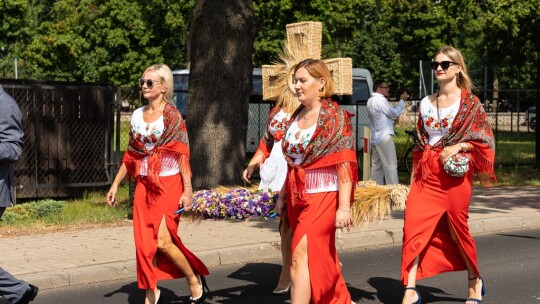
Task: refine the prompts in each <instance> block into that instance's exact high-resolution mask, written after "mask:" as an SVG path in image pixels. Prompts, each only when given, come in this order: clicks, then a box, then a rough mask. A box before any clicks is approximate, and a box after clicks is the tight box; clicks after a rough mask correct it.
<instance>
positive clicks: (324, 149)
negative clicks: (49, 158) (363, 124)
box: [282, 99, 358, 304]
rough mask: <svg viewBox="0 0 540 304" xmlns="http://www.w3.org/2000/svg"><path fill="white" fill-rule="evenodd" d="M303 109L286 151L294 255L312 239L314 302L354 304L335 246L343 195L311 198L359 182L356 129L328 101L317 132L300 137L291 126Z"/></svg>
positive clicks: (288, 136)
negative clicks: (301, 244) (341, 184)
mask: <svg viewBox="0 0 540 304" xmlns="http://www.w3.org/2000/svg"><path fill="white" fill-rule="evenodd" d="M302 108H303V106H300V107H299V108H298V110H297V111H296V112H295V113H294V114H293V115H292V117H291V120H290V124H289V129H288V130H287V132H286V138H284V140H283V146H282V147H283V150H284V152H285V158H286V160H287V164H288V171H287V181H286V187H285V193H286V198H287V213H288V219H289V223H290V226H291V230H292V233H293V237H292V244H291V251H292V252H294V250H295V248H296V246H297V245H298V243H299V242H300V241H301V240H302V238H303V237H304V236H305V237H306V238H307V255H308V268H309V277H310V284H311V303H318V304H320V303H323V304H329V303H332V304H350V303H351V296H350V294H349V291H348V290H347V285H346V283H345V280H344V279H343V276H342V272H341V267H340V265H339V259H338V254H337V250H336V246H335V233H336V228H335V221H336V211H337V208H338V206H339V200H338V192H337V190H333V191H332V190H327V191H321V192H316V193H309V189H317V188H319V189H321V188H325V187H326V186H327V185H328V184H331V183H334V184H335V185H337V184H336V182H337V178H339V179H340V180H342V181H344V182H352V183H353V185H354V184H355V183H356V181H357V179H358V178H357V176H358V171H357V169H358V167H357V162H356V153H355V152H354V138H353V134H352V126H351V123H350V120H349V116H348V115H347V114H346V113H345V112H344V111H342V110H341V109H339V107H338V105H337V104H336V103H334V102H333V101H331V100H329V99H328V100H323V101H322V105H321V110H320V114H319V118H318V120H317V124H316V125H315V126H316V127H315V128H314V131H313V133H312V134H306V133H305V132H307V133H309V132H310V130H309V129H307V130H306V131H305V132H304V133H303V134H301V135H298V136H297V135H296V133H297V130H295V129H294V126H293V127H291V124H292V123H293V122H294V121H295V120H296V117H297V115H298V112H299V111H300V110H302ZM293 133H294V134H293ZM304 136H306V137H305V138H306V139H305V140H306V141H305V142H304V143H301V144H293V143H292V142H293V141H292V140H291V137H298V138H297V139H300V142H301V141H302V138H303V137H304ZM294 142H295V143H298V142H299V141H298V140H296V141H294ZM353 193H354V189H353ZM352 198H353V195H352V193H351V200H352Z"/></svg>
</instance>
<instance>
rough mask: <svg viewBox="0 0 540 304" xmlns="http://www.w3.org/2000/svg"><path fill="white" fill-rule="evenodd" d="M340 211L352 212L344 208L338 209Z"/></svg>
mask: <svg viewBox="0 0 540 304" xmlns="http://www.w3.org/2000/svg"><path fill="white" fill-rule="evenodd" d="M338 210H341V211H345V212H351V209H349V210H347V209H343V208H338Z"/></svg>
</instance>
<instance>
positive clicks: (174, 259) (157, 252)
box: [107, 64, 208, 304]
mask: <svg viewBox="0 0 540 304" xmlns="http://www.w3.org/2000/svg"><path fill="white" fill-rule="evenodd" d="M139 85H140V86H141V89H142V93H143V95H144V98H146V99H147V100H148V105H146V106H143V107H141V108H138V109H137V110H135V111H134V112H133V115H132V118H131V130H130V134H129V145H128V148H127V151H126V153H125V154H124V158H123V160H122V165H121V166H120V169H119V170H118V174H117V175H116V178H115V179H114V181H113V183H112V185H111V188H110V190H109V192H108V194H107V202H108V203H109V205H111V206H114V205H115V203H116V200H115V197H116V192H117V189H118V185H119V184H120V183H121V182H122V180H123V179H124V178H125V177H126V175H127V174H129V175H130V176H132V177H134V178H136V180H137V185H136V188H135V197H134V202H133V228H134V236H135V248H136V255H137V282H138V286H139V288H141V289H145V290H146V299H145V304H153V303H162V302H163V297H162V296H161V292H160V291H159V289H158V288H157V281H158V280H163V279H175V278H182V277H185V278H186V280H187V282H188V284H189V289H190V291H191V298H190V301H191V303H202V302H204V299H205V297H206V293H205V291H204V288H206V290H208V287H207V285H206V281H205V279H204V276H206V275H208V269H207V268H206V266H205V265H204V264H203V262H201V261H200V260H199V259H198V258H197V257H196V256H195V255H194V254H193V253H191V252H190V251H189V250H188V249H187V248H186V247H185V246H184V244H183V243H182V241H181V240H180V237H179V236H178V234H177V231H178V223H179V220H180V215H176V214H175V211H176V210H178V209H179V208H184V210H186V211H187V210H190V209H191V208H192V204H193V195H192V187H191V168H190V165H189V142H188V137H187V131H186V125H185V122H184V120H183V119H182V116H181V115H180V113H179V112H178V110H177V109H176V107H174V106H173V105H172V104H171V101H172V93H173V76H172V72H171V70H170V69H169V67H168V66H166V65H164V64H155V65H152V66H150V67H149V68H147V69H146V70H145V71H144V74H143V78H141V79H139Z"/></svg>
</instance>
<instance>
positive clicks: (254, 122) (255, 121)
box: [173, 68, 373, 153]
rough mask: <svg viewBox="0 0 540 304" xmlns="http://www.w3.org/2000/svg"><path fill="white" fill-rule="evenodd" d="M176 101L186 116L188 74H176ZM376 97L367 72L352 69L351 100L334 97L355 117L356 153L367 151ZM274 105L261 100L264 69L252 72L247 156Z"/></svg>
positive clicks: (262, 133) (353, 120)
mask: <svg viewBox="0 0 540 304" xmlns="http://www.w3.org/2000/svg"><path fill="white" fill-rule="evenodd" d="M173 78H174V101H175V103H176V107H177V108H178V110H179V111H180V113H182V114H183V115H184V116H185V114H186V110H187V96H188V84H189V70H187V69H184V70H176V71H173ZM372 93H373V79H372V78H371V73H370V72H369V71H368V70H366V69H361V68H354V69H353V94H352V95H351V96H335V99H336V100H337V101H338V103H339V104H340V106H341V107H342V108H344V109H346V110H347V111H349V112H351V113H352V114H354V117H352V118H351V121H352V124H353V128H354V132H355V137H356V138H357V139H358V138H359V139H360V140H356V148H357V151H360V149H362V148H363V147H364V141H363V140H362V138H363V136H364V127H365V126H369V118H368V114H367V109H366V104H367V100H368V99H369V98H370V97H371V95H372ZM273 105H274V103H273V102H268V101H263V100H262V69H260V68H255V69H253V79H252V90H251V97H250V100H249V114H248V132H247V138H246V152H248V153H254V152H255V150H257V146H258V145H259V140H260V139H261V138H262V136H263V135H264V128H265V126H266V122H267V119H268V113H269V112H270V109H271V108H272V106H273Z"/></svg>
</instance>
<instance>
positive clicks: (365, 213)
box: [351, 181, 409, 226]
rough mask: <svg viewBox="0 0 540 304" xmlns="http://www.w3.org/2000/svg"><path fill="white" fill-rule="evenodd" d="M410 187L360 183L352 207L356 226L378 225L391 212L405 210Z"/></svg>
mask: <svg viewBox="0 0 540 304" xmlns="http://www.w3.org/2000/svg"><path fill="white" fill-rule="evenodd" d="M408 193H409V187H407V186H404V185H399V184H398V185H385V186H381V185H377V184H376V183H375V182H374V181H367V182H360V183H358V185H357V187H356V190H355V192H354V203H353V204H352V206H351V218H352V221H353V224H354V226H362V225H365V224H370V223H377V222H379V221H381V220H383V219H384V217H385V216H386V215H388V214H390V212H391V211H401V210H405V202H406V201H407V195H408Z"/></svg>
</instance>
